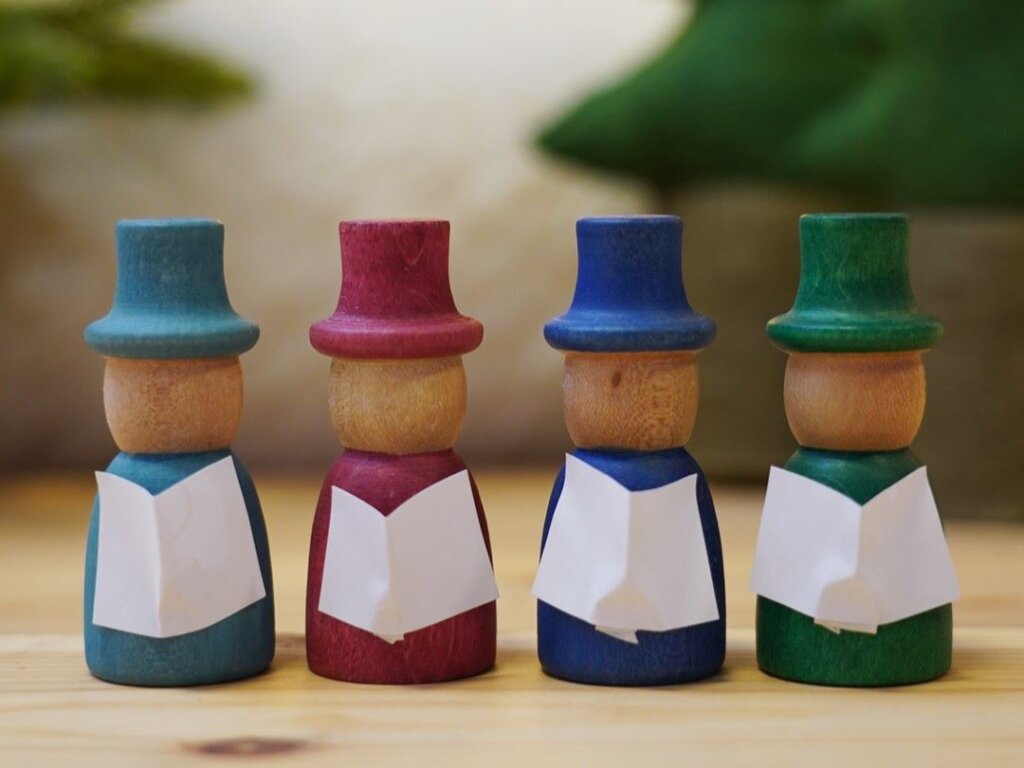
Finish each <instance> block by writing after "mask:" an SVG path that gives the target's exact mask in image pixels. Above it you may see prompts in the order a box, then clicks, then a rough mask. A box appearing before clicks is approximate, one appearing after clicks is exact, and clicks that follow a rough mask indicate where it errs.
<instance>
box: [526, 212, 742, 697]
mask: <svg viewBox="0 0 1024 768" xmlns="http://www.w3.org/2000/svg"><path fill="white" fill-rule="evenodd" d="M681 236H682V227H681V224H680V222H679V220H678V219H677V218H675V217H667V216H665V217H661V216H652V217H634V218H608V219H601V218H598V219H582V220H581V221H579V222H578V224H577V239H578V245H579V274H578V278H577V284H576V291H575V296H574V298H573V303H572V307H571V308H570V309H569V311H568V312H566V313H565V314H563V315H561V316H560V317H558V318H555V319H554V320H552V321H551V322H549V323H548V324H547V325H546V326H545V329H544V335H545V338H546V339H547V341H548V343H549V344H551V345H552V346H553V347H555V348H556V349H560V350H563V351H564V352H565V354H566V357H565V372H564V378H563V388H562V393H563V406H564V411H565V420H566V425H567V427H568V429H569V434H570V436H571V438H572V440H573V442H574V443H575V444H576V446H577V448H576V450H575V451H574V452H573V453H572V454H571V455H570V456H568V457H567V458H566V466H565V467H564V468H563V469H562V471H561V472H560V473H559V476H558V478H557V479H556V481H555V485H554V489H553V492H552V496H551V501H550V504H549V506H548V510H547V514H546V517H545V521H544V532H543V539H542V543H541V549H542V553H541V564H540V567H539V568H538V576H537V581H536V583H535V585H534V594H535V595H536V596H537V597H538V598H539V599H538V606H537V625H538V626H537V632H538V654H539V656H540V662H541V665H542V666H543V668H544V669H545V671H547V672H548V673H549V674H551V675H554V676H556V677H561V678H564V679H567V680H572V681H577V682H584V683H596V684H604V685H657V684H667V683H678V682H685V681H688V680H695V679H698V678H702V677H706V676H708V675H710V674H713V673H714V672H716V671H717V670H718V669H719V668H720V666H721V664H722V660H723V658H724V653H725V590H724V582H723V572H722V553H721V543H720V539H719V533H718V523H717V520H716V517H715V510H714V504H713V502H712V499H711V494H710V492H709V490H708V486H707V482H706V481H705V479H704V475H703V472H702V471H701V469H700V467H699V466H698V464H697V462H696V461H695V460H694V459H693V457H692V456H690V454H689V453H688V452H687V450H686V448H685V445H686V443H687V442H688V440H689V437H690V434H691V432H692V430H693V426H694V421H695V418H696V411H697V399H698V380H697V364H696V353H697V351H698V350H699V349H701V348H703V347H705V346H707V344H709V343H710V342H711V340H712V338H713V337H714V324H713V323H712V322H711V321H710V320H709V319H708V318H705V317H703V316H701V315H698V314H697V313H695V312H694V311H693V310H692V309H690V307H689V304H688V303H687V300H686V296H685V292H684V288H683V281H682V268H681V262H680V250H681ZM570 485H572V486H573V487H572V488H569V486H570ZM656 497H660V498H661V501H660V502H653V501H652V500H653V499H655V498H656ZM644 505H648V506H649V508H643V507H644ZM606 515H607V525H606V526H605V527H604V528H601V527H600V525H599V524H598V523H597V522H596V521H597V520H598V518H602V517H604V516H606ZM651 515H660V516H661V517H660V518H659V519H661V520H663V521H664V522H663V525H662V527H661V528H658V527H657V525H656V524H649V523H647V522H646V521H645V520H644V519H643V518H644V517H645V516H651ZM651 538H654V539H655V541H650V539H651ZM644 540H647V544H646V545H642V544H640V542H642V541H644ZM581 550H585V551H582V552H581ZM574 553H575V554H574ZM681 561H685V563H684V564H683V567H680V564H681Z"/></svg>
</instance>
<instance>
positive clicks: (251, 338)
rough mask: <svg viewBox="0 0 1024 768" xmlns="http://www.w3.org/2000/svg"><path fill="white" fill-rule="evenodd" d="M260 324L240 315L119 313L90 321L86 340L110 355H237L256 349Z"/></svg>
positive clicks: (166, 357) (170, 356)
mask: <svg viewBox="0 0 1024 768" xmlns="http://www.w3.org/2000/svg"><path fill="white" fill-rule="evenodd" d="M259 337H260V329H259V327H258V326H257V325H256V324H255V323H253V322H252V321H250V320H246V319H245V318H244V317H239V316H238V315H233V314H232V315H224V314H217V315H206V316H204V315H189V316H187V317H167V316H166V315H163V314H161V315H151V314H141V313H127V312H118V313H116V314H114V313H111V314H109V315H107V316H106V317H104V318H101V319H99V320H97V321H96V322H94V323H92V324H90V325H89V326H88V327H86V329H85V341H86V343H87V344H88V345H89V346H90V347H92V348H93V349H94V350H96V351H97V352H98V353H99V354H101V355H104V356H106V357H126V358H136V359H157V360H159V359H168V360H170V359H190V358H197V357H236V356H238V355H240V354H242V353H243V352H248V351H249V350H250V349H252V348H253V347H254V346H255V345H256V342H257V341H258V340H259Z"/></svg>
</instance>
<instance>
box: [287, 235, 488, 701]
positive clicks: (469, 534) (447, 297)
mask: <svg viewBox="0 0 1024 768" xmlns="http://www.w3.org/2000/svg"><path fill="white" fill-rule="evenodd" d="M448 233H449V226H448V222H446V221H353V222H342V223H341V225H340V235H341V255H342V283H341V294H340V297H339V300H338V307H337V310H336V311H335V313H334V314H333V315H331V316H330V317H329V318H327V319H326V320H322V321H320V322H318V323H316V324H315V325H313V327H312V328H311V329H310V340H311V342H312V344H313V347H314V348H316V350H317V351H319V352H321V353H323V354H325V355H328V356H329V357H331V358H332V359H331V379H330V413H331V423H332V425H333V427H334V430H335V432H336V433H337V434H338V437H339V439H340V441H341V443H342V445H343V446H344V450H343V452H342V453H341V455H340V456H339V457H338V459H337V460H336V461H335V462H334V465H333V466H332V467H331V469H330V471H329V472H328V473H327V478H326V479H325V481H324V485H323V490H322V492H321V494H320V500H319V503H318V505H317V509H316V515H315V518H314V522H313V534H312V540H311V544H310V556H309V582H308V589H307V604H306V651H307V657H308V660H309V666H310V669H312V670H313V671H314V672H316V673H317V674H319V675H323V676H325V677H331V678H335V679H338V680H347V681H353V682H364V683H426V682H438V681H443V680H453V679H456V678H461V677H467V676H469V675H475V674H478V673H480V672H484V671H486V670H488V669H490V668H491V667H492V666H493V665H494V658H495V645H496V624H495V598H496V597H497V589H496V586H495V582H494V573H493V570H492V568H491V561H490V543H489V540H488V535H487V523H486V520H485V518H484V510H483V506H482V505H481V503H480V499H479V495H478V494H477V491H476V486H475V484H474V483H473V479H472V476H471V475H470V474H469V470H468V469H467V468H466V465H465V464H463V462H462V459H460V458H459V456H458V454H456V453H455V451H454V450H452V447H453V445H454V444H455V440H456V438H457V437H458V435H459V431H460V430H461V427H462V420H463V416H464V414H465V409H466V378H465V371H464V369H463V365H462V357H461V356H462V355H464V354H466V353H467V352H470V351H472V350H473V349H475V348H476V347H477V346H479V344H480V341H481V339H482V337H483V328H482V326H481V325H480V323H478V322H477V321H476V320H473V319H471V318H468V317H464V316H462V315H460V314H459V313H458V311H457V310H456V308H455V302H454V300H453V298H452V293H451V288H450V286H449V282H448Z"/></svg>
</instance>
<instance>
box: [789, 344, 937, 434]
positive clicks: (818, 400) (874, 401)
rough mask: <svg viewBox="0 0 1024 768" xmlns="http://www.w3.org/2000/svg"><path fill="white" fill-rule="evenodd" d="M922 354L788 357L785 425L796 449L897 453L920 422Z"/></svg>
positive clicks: (923, 380) (883, 353)
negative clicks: (795, 443)
mask: <svg viewBox="0 0 1024 768" xmlns="http://www.w3.org/2000/svg"><path fill="white" fill-rule="evenodd" d="M921 354H922V353H921V352H887V353H886V352H879V353H863V354H858V353H845V354H825V353H823V354H800V353H795V352H794V353H790V355H789V361H788V362H787V363H786V381H785V386H784V388H783V393H784V401H785V406H786V419H787V420H788V421H789V428H790V429H791V430H792V431H793V436H794V437H795V438H796V440H797V442H798V443H800V445H804V446H807V447H808V448H822V449H825V450H829V451H896V450H899V449H900V448H906V447H907V446H908V445H910V444H911V443H912V442H913V440H914V436H915V435H916V434H917V431H918V429H920V428H921V421H922V420H923V419H924V404H925V379H924V364H923V362H922V361H921Z"/></svg>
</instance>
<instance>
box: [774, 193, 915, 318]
mask: <svg viewBox="0 0 1024 768" xmlns="http://www.w3.org/2000/svg"><path fill="white" fill-rule="evenodd" d="M908 239H909V227H908V221H907V217H906V216H905V215H904V214H899V213H884V214H881V213H879V214H809V215H805V216H801V217H800V284H799V287H798V289H797V295H796V300H795V302H794V303H793V308H794V310H797V311H801V312H813V311H814V310H828V311H833V312H835V311H839V312H842V311H847V312H884V311H895V312H907V311H912V310H913V309H914V308H915V303H914V294H913V291H912V289H911V287H910V272H909V267H908V258H907V244H908Z"/></svg>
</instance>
